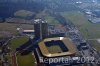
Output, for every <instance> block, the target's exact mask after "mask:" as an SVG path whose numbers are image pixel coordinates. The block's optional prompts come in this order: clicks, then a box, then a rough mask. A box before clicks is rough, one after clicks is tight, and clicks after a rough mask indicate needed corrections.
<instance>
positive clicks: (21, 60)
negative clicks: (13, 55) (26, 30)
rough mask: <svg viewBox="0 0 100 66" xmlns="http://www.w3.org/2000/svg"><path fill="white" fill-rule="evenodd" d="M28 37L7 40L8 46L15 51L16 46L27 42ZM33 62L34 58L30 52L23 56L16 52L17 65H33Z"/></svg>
mask: <svg viewBox="0 0 100 66" xmlns="http://www.w3.org/2000/svg"><path fill="white" fill-rule="evenodd" d="M28 39H29V37H27V36H24V37H19V38H15V39H13V40H11V41H10V42H9V46H10V48H11V49H12V51H15V50H16V48H18V47H19V46H20V45H22V44H24V43H25V42H27V41H28ZM34 62H35V60H34V57H33V56H32V53H30V54H28V55H24V56H21V55H20V53H18V54H17V63H18V66H35V63H34Z"/></svg>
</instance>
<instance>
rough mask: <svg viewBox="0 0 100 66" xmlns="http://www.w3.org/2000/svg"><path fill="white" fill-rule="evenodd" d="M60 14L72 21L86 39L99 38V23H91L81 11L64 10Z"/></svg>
mask: <svg viewBox="0 0 100 66" xmlns="http://www.w3.org/2000/svg"><path fill="white" fill-rule="evenodd" d="M61 14H62V16H64V17H65V18H66V19H69V20H70V21H72V22H73V23H74V24H75V25H76V26H77V28H78V29H79V30H80V32H81V34H82V35H83V36H84V37H85V38H86V39H93V38H100V24H93V23H91V22H89V21H88V19H87V18H85V17H86V16H85V15H84V14H83V13H81V12H64V13H61Z"/></svg>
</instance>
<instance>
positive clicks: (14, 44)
mask: <svg viewBox="0 0 100 66" xmlns="http://www.w3.org/2000/svg"><path fill="white" fill-rule="evenodd" d="M28 39H29V38H28V37H26V36H24V37H20V38H15V39H13V40H11V41H10V42H9V43H10V44H9V46H10V48H11V49H12V50H15V49H16V48H18V47H19V46H20V45H22V44H24V43H25V42H27V41H28Z"/></svg>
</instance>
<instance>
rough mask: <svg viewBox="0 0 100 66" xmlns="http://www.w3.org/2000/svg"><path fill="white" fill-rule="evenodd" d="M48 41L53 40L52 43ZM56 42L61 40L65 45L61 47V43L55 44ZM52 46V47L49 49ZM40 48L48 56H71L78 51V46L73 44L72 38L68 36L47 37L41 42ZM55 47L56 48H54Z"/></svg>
mask: <svg viewBox="0 0 100 66" xmlns="http://www.w3.org/2000/svg"><path fill="white" fill-rule="evenodd" d="M56 41H57V42H56ZM47 42H51V45H50V43H47ZM52 42H54V43H52ZM55 42H56V43H59V42H60V44H61V45H62V44H63V46H62V47H61V45H60V44H55ZM54 46H56V47H54ZM50 47H51V49H49V48H50ZM39 48H40V51H41V53H42V54H43V55H44V56H46V57H56V56H70V55H73V54H75V53H76V47H75V45H74V44H73V42H72V40H70V39H69V38H66V37H55V38H46V39H44V40H43V41H41V42H40V43H39ZM53 48H55V50H53ZM64 48H65V49H64ZM63 49H64V50H63ZM51 50H52V51H53V52H52V51H51Z"/></svg>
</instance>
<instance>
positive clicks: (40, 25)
mask: <svg viewBox="0 0 100 66" xmlns="http://www.w3.org/2000/svg"><path fill="white" fill-rule="evenodd" d="M34 30H35V37H36V38H40V39H44V38H46V37H47V36H48V24H47V22H46V21H42V20H41V19H37V20H35V22H34Z"/></svg>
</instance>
